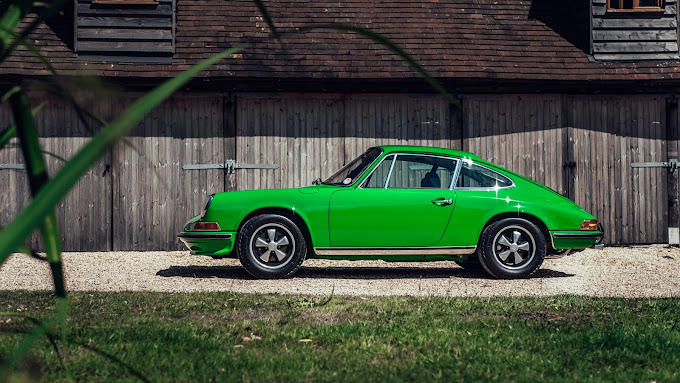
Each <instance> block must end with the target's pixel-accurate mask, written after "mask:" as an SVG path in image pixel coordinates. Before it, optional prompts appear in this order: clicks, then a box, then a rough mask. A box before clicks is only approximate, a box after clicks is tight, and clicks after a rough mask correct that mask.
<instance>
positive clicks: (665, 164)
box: [630, 159, 678, 173]
mask: <svg viewBox="0 0 680 383" xmlns="http://www.w3.org/2000/svg"><path fill="white" fill-rule="evenodd" d="M630 167H631V168H668V169H670V170H671V173H673V172H674V171H675V170H676V169H677V168H678V160H676V159H672V160H668V161H666V162H633V163H632V164H630Z"/></svg>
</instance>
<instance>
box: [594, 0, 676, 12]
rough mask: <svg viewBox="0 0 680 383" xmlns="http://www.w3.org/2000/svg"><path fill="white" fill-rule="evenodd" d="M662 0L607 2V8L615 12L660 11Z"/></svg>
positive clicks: (610, 0)
mask: <svg viewBox="0 0 680 383" xmlns="http://www.w3.org/2000/svg"><path fill="white" fill-rule="evenodd" d="M663 6H664V4H663V0H608V4H607V8H608V9H613V10H616V11H662V10H663V9H664V8H663Z"/></svg>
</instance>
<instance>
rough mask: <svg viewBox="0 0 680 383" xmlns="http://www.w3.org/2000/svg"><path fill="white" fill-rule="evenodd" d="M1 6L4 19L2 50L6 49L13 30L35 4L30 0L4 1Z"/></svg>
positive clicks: (0, 34) (0, 33) (0, 25)
mask: <svg viewBox="0 0 680 383" xmlns="http://www.w3.org/2000/svg"><path fill="white" fill-rule="evenodd" d="M2 3H3V5H2V6H1V7H0V10H1V11H2V13H3V14H2V19H0V28H1V29H0V50H4V48H5V47H6V46H7V44H8V43H9V41H10V37H11V36H12V32H14V30H15V29H16V28H17V26H18V25H19V22H20V21H21V19H23V17H24V15H26V13H27V12H28V11H29V10H30V9H31V7H32V6H33V1H30V0H15V1H13V2H10V1H3V2H2Z"/></svg>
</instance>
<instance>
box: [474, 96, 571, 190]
mask: <svg viewBox="0 0 680 383" xmlns="http://www.w3.org/2000/svg"><path fill="white" fill-rule="evenodd" d="M462 117H463V121H462V126H463V128H462V129H463V150H466V151H469V152H472V153H475V154H477V155H478V156H479V157H481V158H483V159H485V160H488V161H491V162H493V163H495V164H498V165H501V166H503V167H505V168H507V169H510V170H512V171H514V172H517V173H519V174H522V175H524V176H526V177H529V178H531V179H533V180H535V181H538V182H540V183H542V184H544V185H546V186H548V187H549V188H551V189H553V190H555V191H557V192H558V193H560V194H562V195H567V193H568V189H567V187H566V185H567V182H566V181H565V177H564V174H563V165H564V163H565V158H564V149H563V148H564V146H565V145H564V143H565V142H566V129H565V128H564V126H565V124H564V117H563V112H562V98H561V96H559V95H541V96H531V95H530V96H515V95H510V96H491V97H489V96H481V97H474V96H471V97H469V98H465V99H464V100H463V116H462Z"/></svg>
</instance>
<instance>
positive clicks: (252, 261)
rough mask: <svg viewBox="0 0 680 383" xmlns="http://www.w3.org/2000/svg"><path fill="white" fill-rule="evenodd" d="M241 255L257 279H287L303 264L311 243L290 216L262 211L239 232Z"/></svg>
mask: <svg viewBox="0 0 680 383" xmlns="http://www.w3.org/2000/svg"><path fill="white" fill-rule="evenodd" d="M237 251H238V258H239V260H240V261H241V265H243V268H245V269H246V271H248V273H250V274H251V275H252V276H254V277H256V278H267V279H274V278H286V277H289V276H291V275H292V274H293V273H295V272H296V271H297V269H299V268H300V266H301V265H302V261H304V260H305V257H306V255H307V244H306V243H305V239H304V236H303V235H302V232H301V231H300V229H299V228H298V227H297V225H295V223H293V221H291V220H290V219H288V218H286V217H284V216H281V215H277V214H262V215H258V216H255V217H253V218H251V219H250V220H248V222H246V223H245V225H243V227H242V228H241V230H240V231H239V233H238V243H237Z"/></svg>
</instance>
